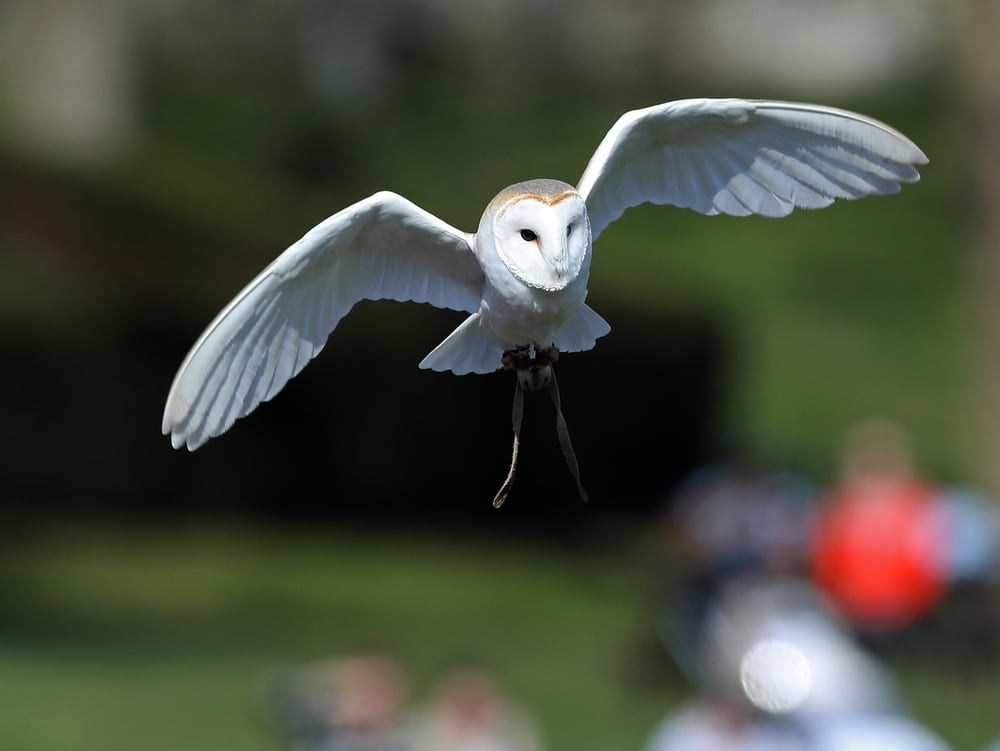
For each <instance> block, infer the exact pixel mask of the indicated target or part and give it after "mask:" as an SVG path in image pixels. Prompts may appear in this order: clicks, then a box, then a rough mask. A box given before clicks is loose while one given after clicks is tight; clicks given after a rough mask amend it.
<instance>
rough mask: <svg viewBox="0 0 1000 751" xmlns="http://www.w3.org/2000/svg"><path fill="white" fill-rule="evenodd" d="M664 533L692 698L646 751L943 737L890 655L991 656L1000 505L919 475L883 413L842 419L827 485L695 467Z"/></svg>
mask: <svg viewBox="0 0 1000 751" xmlns="http://www.w3.org/2000/svg"><path fill="white" fill-rule="evenodd" d="M661 543H662V544H661V546H660V552H661V554H662V555H661V558H662V561H661V566H660V567H659V568H660V570H661V571H662V572H663V577H664V580H663V583H662V584H663V590H662V598H661V603H662V608H663V613H662V618H661V619H660V622H661V624H662V631H661V637H662V642H663V644H664V645H665V646H666V648H667V650H668V652H669V653H670V655H671V657H672V658H673V660H674V662H675V663H676V664H677V665H678V666H679V667H680V668H681V670H682V671H683V672H684V674H685V675H686V676H687V677H688V678H689V680H690V682H691V684H692V685H693V686H694V687H695V688H696V691H697V695H696V698H694V699H692V701H691V702H690V703H689V704H688V705H687V706H684V707H680V708H678V709H676V710H675V711H673V712H671V713H670V714H669V715H668V716H667V717H666V718H665V720H664V721H663V723H662V724H661V725H660V726H659V727H658V728H657V729H656V730H655V732H654V733H653V735H652V738H651V739H650V742H649V745H648V751H679V750H680V749H684V750H685V751H716V750H719V751H722V749H726V750H727V751H750V750H751V749H753V750H756V749H761V751H763V750H764V749H767V750H768V751H785V750H789V751H792V750H794V751H868V749H871V750H872V751H876V750H877V751H897V750H898V751H947V749H948V748H949V746H948V745H947V743H946V742H945V741H944V740H943V739H941V738H940V737H938V736H937V735H936V734H935V733H933V732H932V731H931V730H929V729H928V728H926V727H924V726H922V725H921V724H920V723H919V722H918V721H917V719H916V718H914V717H913V716H912V715H911V714H910V713H909V712H908V711H907V708H906V706H905V703H904V701H903V700H902V697H901V696H900V694H899V692H898V690H897V687H896V684H895V680H894V677H893V675H892V672H891V671H890V669H889V668H888V667H887V664H888V663H887V658H890V657H892V656H893V652H894V651H895V652H899V653H903V652H905V650H906V649H910V648H916V647H922V648H924V649H927V648H931V649H934V650H937V651H938V653H939V655H940V656H941V657H942V658H944V659H946V660H948V661H952V662H953V664H956V665H959V666H960V665H961V664H962V661H964V664H965V666H966V667H970V666H973V665H983V664H990V663H991V662H992V663H993V664H996V662H995V661H996V658H997V656H998V653H1000V613H998V612H997V605H996V603H997V600H998V596H997V587H998V586H1000V506H997V505H996V504H995V503H994V502H993V501H992V499H988V498H984V497H982V496H981V494H978V493H976V492H974V491H972V490H969V489H966V488H953V487H945V486H943V485H941V484H940V483H938V482H935V481H934V480H933V479H932V478H929V477H926V476H923V475H922V473H920V472H919V471H918V470H917V469H916V467H915V465H914V462H913V459H912V456H911V450H910V447H909V445H908V438H907V435H906V433H905V431H903V430H902V429H901V428H900V427H899V426H897V425H895V424H892V423H889V422H885V421H876V420H873V421H869V422H865V423H862V424H859V425H857V426H855V427H853V428H852V429H851V430H850V431H849V432H848V434H847V435H846V436H845V439H844V445H843V449H842V455H841V470H840V476H839V478H837V481H836V482H834V483H833V484H832V485H831V486H830V487H827V488H821V489H817V488H815V487H813V486H811V485H810V483H808V482H806V481H804V480H803V479H802V478H799V477H797V476H794V475H792V474H789V473H787V472H781V471H772V470H769V469H761V468H760V467H756V466H749V465H745V464H736V465H732V466H722V467H716V468H711V469H706V470H704V471H702V472H700V473H698V474H697V475H696V476H695V477H694V478H692V479H691V480H690V481H689V482H688V483H687V484H686V485H685V486H684V487H683V488H682V489H681V491H680V493H679V494H678V495H677V497H675V498H674V499H672V503H671V504H670V505H669V507H668V509H667V511H666V512H665V514H664V520H663V534H662V536H661Z"/></svg>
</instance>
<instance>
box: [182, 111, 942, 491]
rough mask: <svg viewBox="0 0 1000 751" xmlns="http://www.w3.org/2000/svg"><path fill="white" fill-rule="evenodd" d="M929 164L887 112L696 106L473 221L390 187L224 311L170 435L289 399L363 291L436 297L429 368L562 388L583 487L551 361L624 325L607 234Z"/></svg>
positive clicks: (206, 433) (638, 130)
mask: <svg viewBox="0 0 1000 751" xmlns="http://www.w3.org/2000/svg"><path fill="white" fill-rule="evenodd" d="M926 163H927V157H926V156H924V154H923V152H922V151H921V150H920V149H919V148H918V147H917V146H916V145H915V144H914V143H913V142H912V141H910V140H909V139H908V138H907V137H906V136H904V135H903V134H902V133H900V132H899V131H897V130H895V129H893V128H891V127H889V126H888V125H885V124H884V123H881V122H879V121H877V120H874V119H871V118H869V117H865V116H864V115H859V114H856V113H853V112H848V111H845V110H840V109H834V108H832V107H824V106H819V105H813V104H797V103H792V102H780V101H762V100H746V99H684V100H679V101H674V102H667V103H665V104H658V105H655V106H653V107H647V108H645V109H639V110H634V111H632V112H627V113H625V114H624V115H622V116H621V117H620V118H619V119H618V121H617V122H616V123H615V124H614V126H613V127H612V128H611V130H610V131H608V133H607V135H606V136H605V137H604V140H602V141H601V143H600V144H599V145H598V147H597V150H596V151H595V152H594V155H593V156H592V157H591V158H590V162H589V163H588V164H587V167H586V169H584V171H583V175H582V177H581V178H580V179H579V181H578V182H577V184H576V186H575V187H574V186H573V185H570V184H569V183H565V182H562V181H561V180H555V179H548V178H543V179H534V180H528V181H526V182H521V183H517V184H515V185H511V186H510V187H507V188H504V189H503V190H501V191H500V192H499V193H498V194H497V195H496V196H495V197H494V198H493V200H491V201H490V202H489V204H488V205H487V206H486V210H485V211H484V212H483V215H482V218H481V219H480V221H479V227H478V229H477V230H476V231H475V232H472V233H470V232H463V231H462V230H460V229H457V228H455V227H452V226H451V225H450V224H447V223H446V222H444V221H443V220H441V219H439V218H437V217H436V216H434V215H433V214H430V213H428V212H427V211H425V210H424V209H422V208H420V207H419V206H416V205H415V204H413V203H411V202H410V201H408V200H407V199H405V198H403V197H402V196H400V195H397V194H395V193H391V192H388V191H382V192H379V193H375V194H374V195H372V196H369V197H368V198H365V199H363V200H361V201H359V202H357V203H355V204H353V205H351V206H348V207H347V208H345V209H342V210H341V211H338V212H337V213H335V214H333V216H331V217H329V218H328V219H325V220H324V221H322V222H320V223H319V224H318V225H316V226H315V227H313V228H312V229H311V230H309V231H308V232H307V233H306V234H305V235H304V236H303V237H302V238H301V239H300V240H299V241H298V242H296V243H294V244H293V245H292V246H291V247H289V248H288V249H287V250H285V251H284V252H283V253H281V254H280V255H279V256H278V257H277V258H275V259H274V261H272V262H271V264H270V265H269V266H268V267H267V268H265V269H264V270H263V271H262V272H261V273H260V274H258V275H257V277H256V278H254V279H253V280H252V281H251V282H250V283H249V284H248V285H247V286H246V287H245V288H244V289H243V290H242V291H241V292H240V293H239V294H238V295H236V297H235V298H234V299H233V300H232V301H231V302H230V303H229V304H228V305H226V307H225V308H223V309H222V311H221V312H220V313H219V314H218V315H217V316H216V317H215V320H213V321H212V322H211V323H210V324H209V325H208V328H207V329H205V331H204V333H202V335H201V336H200V337H199V338H198V340H197V341H196V342H195V344H194V346H193V347H192V348H191V351H190V352H189V353H188V355H187V357H186V358H185V359H184V361H183V363H181V366H180V369H179V370H178V372H177V375H176V376H175V378H174V381H173V385H172V386H171V388H170V393H169V395H168V396H167V402H166V406H165V408H164V412H163V424H162V429H163V433H164V434H165V435H170V439H171V443H172V444H173V446H174V447H175V448H179V447H181V446H187V448H188V449H190V450H192V451H193V450H194V449H196V448H198V447H199V446H201V445H202V444H203V443H205V442H206V441H207V440H208V439H210V438H213V437H215V436H217V435H220V434H221V433H224V432H225V431H226V430H228V429H229V428H230V426H232V424H233V423H234V422H235V421H236V420H237V419H239V418H241V417H244V416H245V415H248V414H249V413H250V412H252V411H253V410H254V409H255V408H256V407H257V405H258V404H260V403H261V402H264V401H267V400H269V399H271V398H273V397H274V396H275V395H276V394H277V393H278V392H279V391H281V389H282V388H283V387H284V386H285V384H286V383H287V382H288V381H289V379H291V378H292V377H294V376H295V375H296V374H298V373H299V371H301V370H302V368H304V367H305V366H306V364H307V363H308V362H309V361H310V360H312V359H313V358H314V357H316V355H318V354H319V353H320V350H322V349H323V346H324V345H325V344H326V340H327V338H328V337H329V336H330V334H331V333H332V332H333V330H334V328H336V326H337V323H338V322H339V321H340V319H341V318H343V317H344V316H345V315H346V314H347V313H348V311H350V310H351V308H352V307H353V306H354V305H355V303H357V302H359V301H361V300H379V299H390V300H400V301H406V300H411V301H414V302H425V303H430V304H431V305H434V306H436V307H440V308H450V309H453V310H460V311H465V312H467V313H468V314H469V316H468V318H466V319H465V320H464V321H463V322H462V323H461V324H460V325H459V326H458V328H456V329H455V330H454V331H453V332H452V333H451V334H449V335H448V336H447V337H446V338H445V339H444V341H442V342H441V343H440V344H439V345H438V346H437V347H435V348H434V349H433V350H432V351H431V352H430V353H429V354H428V355H427V356H426V357H425V358H424V359H423V360H422V361H421V363H420V367H421V368H427V369H430V370H438V371H449V370H450V371H451V372H453V373H455V374H456V375H462V374H466V373H491V372H493V371H495V370H499V369H507V370H513V371H515V372H516V373H517V384H516V388H515V399H514V410H513V423H514V453H513V457H512V461H511V468H510V472H509V474H508V477H507V480H506V481H505V482H504V485H503V487H501V490H500V492H499V493H497V496H496V498H495V499H494V505H496V506H499V505H500V504H501V503H503V500H504V499H505V498H506V496H507V493H508V492H509V490H510V484H511V483H512V482H513V478H514V470H515V467H516V464H517V451H518V435H519V432H520V422H521V411H522V409H523V407H522V404H523V401H522V400H523V396H522V392H523V391H525V390H528V391H533V390H538V389H541V388H545V387H548V388H549V390H550V392H551V393H552V397H553V399H554V401H555V405H556V422H557V428H558V431H559V436H560V443H561V446H562V449H563V453H564V454H565V456H566V459H567V462H568V463H569V466H570V470H571V471H572V473H573V476H574V478H575V479H576V482H577V486H578V488H579V490H580V493H581V495H582V496H584V497H586V494H585V493H584V491H583V487H582V485H581V484H580V478H579V470H578V468H577V464H576V459H575V456H574V455H573V450H572V445H571V444H570V441H569V434H568V431H567V429H566V424H565V420H564V419H563V416H562V410H561V408H560V404H559V392H558V388H557V386H556V382H555V374H554V371H553V368H552V363H553V362H554V361H555V360H556V358H557V356H558V355H559V354H560V353H566V352H579V351H583V350H588V349H590V348H591V347H593V346H594V344H595V343H596V341H597V339H598V338H600V337H602V336H604V335H605V334H607V333H608V332H609V331H610V326H609V325H608V323H607V322H606V321H605V320H604V319H603V318H602V317H601V316H600V315H598V313H596V312H595V311H594V310H592V309H591V308H590V307H589V306H588V305H587V304H586V298H587V282H588V279H589V277H590V262H591V249H592V244H593V241H594V240H596V239H597V237H598V236H599V235H600V234H601V232H602V231H603V230H604V228H605V227H607V226H608V225H609V224H611V223H612V222H613V221H615V219H617V218H618V217H619V216H621V215H622V213H623V212H624V211H625V209H627V208H629V207H630V206H637V205H639V204H642V203H647V202H648V203H654V204H672V205H674V206H679V207H681V208H690V209H694V210H695V211H698V212H700V213H702V214H732V215H737V216H746V215H749V214H759V215H762V216H772V217H779V216H785V215H786V214H788V213H790V212H791V211H792V210H793V209H794V208H796V207H801V208H808V209H817V208H822V207H824V206H828V205H829V204H831V203H833V201H834V199H837V198H844V199H854V198H860V197H862V196H866V195H870V194H884V193H895V192H897V191H898V190H899V188H900V183H906V182H915V181H917V180H919V179H920V175H919V173H918V172H917V169H916V165H921V164H926Z"/></svg>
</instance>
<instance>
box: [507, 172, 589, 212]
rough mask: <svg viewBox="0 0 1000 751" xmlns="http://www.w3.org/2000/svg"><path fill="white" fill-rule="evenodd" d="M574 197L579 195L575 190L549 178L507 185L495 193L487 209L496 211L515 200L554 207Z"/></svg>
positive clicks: (568, 185) (560, 181) (566, 184)
mask: <svg viewBox="0 0 1000 751" xmlns="http://www.w3.org/2000/svg"><path fill="white" fill-rule="evenodd" d="M576 195H579V193H577V191H576V188H574V187H573V186H572V185H570V184H569V183H564V182H563V181H562V180H552V179H549V178H540V179H536V180H526V181H524V182H522V183H515V184H514V185H509V186H507V187H506V188H504V189H503V190H501V191H500V192H499V193H497V194H496V196H495V197H494V198H493V200H492V201H490V206H489V208H490V209H498V208H500V207H501V206H503V205H504V204H507V203H510V202H511V201H513V200H515V199H517V200H522V199H532V200H535V201H539V202H541V203H544V204H548V205H549V206H554V205H555V204H557V203H559V202H561V201H564V200H566V199H567V198H570V197H572V196H576Z"/></svg>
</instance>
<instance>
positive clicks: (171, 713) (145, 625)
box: [0, 527, 1000, 751]
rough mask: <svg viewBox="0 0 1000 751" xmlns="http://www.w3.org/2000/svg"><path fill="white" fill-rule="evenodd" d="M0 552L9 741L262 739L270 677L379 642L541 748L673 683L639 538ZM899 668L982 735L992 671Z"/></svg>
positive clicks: (220, 540)
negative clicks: (468, 694)
mask: <svg viewBox="0 0 1000 751" xmlns="http://www.w3.org/2000/svg"><path fill="white" fill-rule="evenodd" d="M0 562H2V566H0V590H2V591H3V592H4V598H3V606H2V609H0V706H2V707H3V708H4V709H3V712H0V748H4V749H8V748H9V749H17V751H63V750H65V749H73V750H74V751H90V750H93V751H134V749H136V748H143V749H147V750H148V751H160V749H162V750H163V751H168V750H170V751H175V750H176V749H179V748H183V749H185V751H202V750H204V751H224V750H225V749H240V751H255V750H257V749H260V750H263V749H273V748H275V747H276V746H277V744H278V741H277V738H276V736H275V735H274V734H273V732H272V731H271V730H270V729H269V727H268V724H267V721H266V711H265V707H266V703H265V694H266V689H267V686H268V683H269V681H271V680H272V679H274V678H275V676H277V675H278V674H279V673H280V671H281V670H282V669H284V668H286V667H288V666H291V665H296V664H300V663H302V662H305V661H309V660H313V659H317V658H323V657H326V656H330V655H337V654H346V653H352V652H355V651H365V650H372V649H376V650H385V651H388V652H389V653H391V654H394V655H396V656H398V657H399V658H400V659H401V660H402V661H403V662H404V663H405V665H406V666H407V668H408V669H409V671H410V672H411V674H412V677H413V697H414V700H415V701H417V702H419V701H420V700H422V699H423V698H425V697H426V696H427V692H428V690H429V688H430V687H431V686H432V684H433V682H434V681H435V679H437V678H439V677H440V676H442V675H443V674H444V673H445V672H446V671H448V670H449V669H451V668H454V667H456V666H459V665H463V664H470V663H471V664H481V665H485V666H487V667H488V668H489V669H491V670H493V671H494V672H495V673H496V674H497V675H498V676H499V678H500V680H501V682H502V684H503V686H504V687H505V688H506V689H507V691H508V692H509V693H510V695H511V696H513V697H514V699H515V700H516V701H517V702H518V703H519V704H521V705H522V706H523V707H526V708H528V709H530V711H531V712H532V713H533V714H534V717H535V719H536V720H537V722H538V723H539V725H540V727H541V730H542V733H543V735H544V738H545V740H546V741H547V747H548V748H551V749H553V750H554V751H579V750H583V751H588V750H589V749H594V750H597V749H601V750H607V751H614V750H615V749H622V750H624V749H637V748H640V747H641V745H642V743H643V741H644V740H645V738H646V737H647V734H648V733H649V731H650V729H651V728H652V727H653V725H654V724H655V723H656V721H657V720H658V719H659V718H661V717H662V716H663V715H664V714H665V713H666V712H667V711H668V710H669V709H671V708H672V707H674V706H676V704H677V702H678V701H680V700H681V699H682V698H683V697H684V696H686V694H687V689H686V687H685V686H684V685H682V684H681V683H680V682H679V681H678V680H677V679H676V677H675V676H674V675H673V674H672V673H671V672H670V671H669V670H666V671H665V670H663V669H662V668H663V664H664V657H663V655H662V654H659V653H658V651H657V650H656V649H655V648H654V644H655V640H654V639H653V637H652V621H651V619H650V612H651V611H650V610H649V606H650V603H649V601H648V600H647V599H646V598H647V596H648V593H649V591H650V589H651V582H650V581H649V580H648V579H647V578H646V577H647V576H648V575H649V569H648V567H647V566H646V565H645V564H646V560H645V558H644V556H643V555H642V546H641V544H639V543H636V542H629V543H626V544H621V543H603V544H596V545H589V546H582V547H580V548H578V549H573V548H568V547H567V548H559V547H556V548H553V546H552V545H550V544H542V543H537V542H536V543H523V542H520V541H519V539H518V538H517V536H516V535H515V533H513V532H511V533H510V537H508V538H507V539H503V540H501V539H499V538H496V539H494V540H493V541H491V542H484V541H481V540H475V539H469V540H463V539H462V538H461V537H460V536H458V535H451V536H444V535H440V536H405V535H403V534H400V533H375V532H361V533H359V532H356V531H351V530H346V531H342V532H337V533H318V532H317V533H309V534H292V533H290V532H289V533H277V534H264V533H262V532H261V531H259V530H254V529H242V530H240V531H237V532H232V531H226V530H225V529H223V528H221V527H214V528H210V529H201V530H198V529H193V530H186V531H185V530H181V529H172V530H169V531H160V532H152V531H149V530H142V529H117V530H104V531H90V532H80V531H79V530H77V531H75V532H73V533H63V534H51V533H50V534H46V535H43V536H39V537H37V538H36V539H34V540H32V541H30V542H29V541H25V542H22V543H19V544H12V543H8V544H7V545H5V548H4V552H3V555H2V558H0ZM900 668H901V670H902V671H903V688H904V691H905V693H906V694H907V696H908V697H909V698H910V700H911V703H912V706H913V709H914V711H915V712H916V713H917V715H918V716H920V717H921V718H923V719H924V720H925V721H926V722H928V723H929V724H930V725H931V726H932V727H934V728H936V729H938V730H939V731H941V732H946V733H948V734H950V735H949V738H952V739H954V741H955V742H956V749H957V750H958V751H962V749H969V751H972V750H973V749H975V748H977V744H979V745H981V744H983V743H984V742H985V741H986V740H987V739H988V738H989V737H990V735H991V734H992V733H994V732H995V728H994V727H993V725H992V722H993V718H992V715H990V714H989V713H988V712H986V711H985V710H986V708H987V707H990V706H994V707H995V706H998V702H1000V689H998V688H997V685H996V683H995V681H993V680H992V678H991V677H990V676H989V675H980V676H978V677H977V676H971V677H970V676H968V675H959V674H957V673H955V672H953V671H948V670H943V671H942V670H936V669H932V668H931V667H930V666H929V663H926V662H924V661H922V660H919V659H918V660H916V661H913V660H909V661H907V662H906V663H905V664H903V665H901V666H900Z"/></svg>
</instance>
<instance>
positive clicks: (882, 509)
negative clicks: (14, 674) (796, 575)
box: [811, 420, 951, 645]
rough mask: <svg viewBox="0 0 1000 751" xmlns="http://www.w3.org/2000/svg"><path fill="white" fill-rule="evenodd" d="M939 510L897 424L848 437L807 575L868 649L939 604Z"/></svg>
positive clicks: (944, 582) (945, 550)
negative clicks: (842, 615)
mask: <svg viewBox="0 0 1000 751" xmlns="http://www.w3.org/2000/svg"><path fill="white" fill-rule="evenodd" d="M944 511H945V509H944V506H943V496H942V493H941V489H940V488H939V487H938V485H937V484H936V483H934V482H932V481H930V480H928V479H926V478H924V477H922V476H920V475H919V474H918V473H917V472H916V471H915V469H914V467H913V464H912V460H911V455H910V449H909V445H908V440H907V436H906V434H905V432H904V431H903V430H902V429H901V428H900V427H899V426H897V425H895V424H893V423H890V422H885V421H877V420H872V421H867V422H864V423H861V424H859V425H857V426H855V427H853V428H852V429H851V430H849V431H848V433H847V434H846V436H845V440H844V446H843V450H842V459H841V475H840V479H839V481H838V483H837V484H836V485H835V486H834V487H833V488H832V489H831V490H830V491H829V492H828V494H827V495H826V497H825V498H824V499H823V502H822V504H821V506H820V508H819V510H818V512H817V515H816V518H815V521H814V524H813V528H812V531H811V570H812V576H813V580H814V581H815V583H816V585H817V586H818V587H819V588H820V589H821V590H822V591H823V592H824V593H825V594H826V595H827V596H828V597H829V598H830V600H831V601H832V602H833V603H834V605H835V606H836V607H837V608H838V609H839V610H840V612H841V613H843V614H844V616H845V617H846V618H847V619H848V620H849V621H850V623H851V624H852V625H853V627H854V628H855V629H856V630H857V632H858V633H859V635H861V636H862V638H863V639H865V641H866V642H867V643H869V644H870V645H881V644H884V643H886V642H887V641H888V640H889V639H891V638H892V637H893V636H895V635H896V634H898V633H899V632H900V631H902V630H903V629H905V628H907V627H909V626H911V625H913V624H915V623H917V622H918V621H920V620H921V619H922V618H924V617H925V616H927V615H928V614H929V613H930V612H932V611H933V610H934V609H935V608H936V607H937V606H938V605H939V604H940V603H941V602H942V600H943V598H944V596H945V594H946V591H947V589H948V564H949V549H950V546H951V537H950V535H951V531H950V529H949V527H950V524H949V523H948V520H947V516H946V514H945V512H944Z"/></svg>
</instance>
